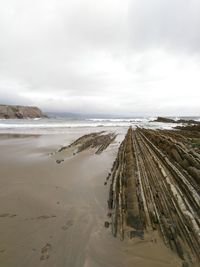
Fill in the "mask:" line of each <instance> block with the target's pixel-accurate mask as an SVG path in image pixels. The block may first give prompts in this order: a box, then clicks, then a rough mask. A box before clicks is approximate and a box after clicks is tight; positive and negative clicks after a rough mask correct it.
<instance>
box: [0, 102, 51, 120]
mask: <svg viewBox="0 0 200 267" xmlns="http://www.w3.org/2000/svg"><path fill="white" fill-rule="evenodd" d="M27 118H47V115H45V114H44V113H43V112H42V111H41V110H40V109H39V108H38V107H33V106H18V105H1V104H0V119H27Z"/></svg>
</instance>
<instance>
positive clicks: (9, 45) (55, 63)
mask: <svg viewBox="0 0 200 267" xmlns="http://www.w3.org/2000/svg"><path fill="white" fill-rule="evenodd" d="M199 8H200V2H199V1H198V0H191V1H189V2H188V1H186V0H165V1H160V0H151V1H147V0H146V1H145V0H132V1H131V0H130V1H128V0H125V1H123V2H122V1H121V0H110V1H106V0H102V1H91V0H85V1H82V0H73V1H56V0H35V1H31V0H7V1H4V3H3V2H2V3H1V4H0V39H1V42H0V97H1V98H0V101H1V102H5V101H8V102H10V103H14V102H20V103H22V102H24V101H27V102H30V103H34V104H35V105H40V106H41V107H42V108H45V109H52V106H53V107H54V108H55V109H61V110H62V109H63V110H66V107H67V109H68V110H67V111H71V110H73V111H82V110H84V107H85V106H87V109H88V110H87V111H88V112H89V111H91V112H95V111H96V110H98V111H99V112H102V111H109V112H112V111H113V112H116V113H117V112H118V111H119V112H124V113H126V112H135V113H145V112H146V113H148V112H151V113H153V112H158V113H159V112H160V113H162V112H164V113H167V112H168V110H169V109H170V101H172V100H173V91H174V90H177V91H178V92H179V93H180V94H182V95H183V96H184V95H187V92H188V89H187V88H186V85H185V84H188V86H189V80H190V77H191V79H192V80H193V81H195V82H192V81H191V86H192V88H190V93H191V95H192V94H193V95H195V97H192V96H191V102H195V99H196V97H198V96H199V93H198V92H199V91H198V86H199V85H200V80H199V78H198V70H200V58H199V52H200V50H199V49H200V40H199V39H200V32H199V31H200V30H199V25H200V17H199V14H198V11H199ZM183 67H185V68H186V69H185V70H182V68H183ZM187 68H188V72H187ZM171 69H173V71H172V70H171ZM191 69H194V73H190V74H188V73H189V70H191ZM174 73H177V75H176V77H174ZM182 73H183V74H182ZM181 75H182V77H181ZM189 75H190V77H189ZM187 76H188V77H187ZM185 80H186V82H184V81H185ZM2 81H6V84H7V86H6V88H7V89H6V92H7V95H10V97H7V96H6V97H4V98H3V95H4V90H5V87H2V86H1V85H2V84H3V83H2ZM166 84H167V85H168V86H169V88H167V89H166ZM173 84H174V88H173ZM183 86H185V87H184V88H183ZM166 90H168V93H169V97H167V96H166V94H165V91H166ZM159 93H160V94H164V95H165V98H159V101H160V102H159V103H158V101H157V98H158V95H159ZM199 97H200V96H199ZM180 101H181V99H180ZM182 101H183V100H182ZM53 102H54V105H52V103H53ZM166 103H169V105H166ZM16 104H17V103H16ZM195 105H196V104H195ZM184 106H185V110H188V112H189V111H190V112H192V110H193V112H194V113H195V114H197V113H198V112H199V111H198V108H196V106H195V107H194V108H193V109H192V108H191V107H190V105H189V104H187V103H185V102H184ZM159 107H160V108H159ZM173 110H174V111H173V112H179V110H181V111H182V112H183V110H184V108H183V107H182V106H181V105H177V108H176V107H174V106H173Z"/></svg>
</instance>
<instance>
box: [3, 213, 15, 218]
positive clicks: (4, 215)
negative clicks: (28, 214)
mask: <svg viewBox="0 0 200 267" xmlns="http://www.w3.org/2000/svg"><path fill="white" fill-rule="evenodd" d="M16 216H17V214H10V213H3V214H0V217H1V218H6V217H7V218H13V217H16Z"/></svg>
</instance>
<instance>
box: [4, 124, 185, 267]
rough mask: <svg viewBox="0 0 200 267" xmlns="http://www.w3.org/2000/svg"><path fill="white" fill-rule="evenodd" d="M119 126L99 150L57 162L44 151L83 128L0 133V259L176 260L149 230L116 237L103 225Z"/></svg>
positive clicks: (94, 266)
mask: <svg viewBox="0 0 200 267" xmlns="http://www.w3.org/2000/svg"><path fill="white" fill-rule="evenodd" d="M101 130H102V129H101ZM126 130H127V129H126V128H123V129H122V128H121V130H120V131H119V132H118V136H117V138H116V139H115V141H114V142H113V143H112V144H110V146H109V147H108V148H107V149H106V150H104V151H103V152H102V153H101V154H98V155H97V154H95V153H94V149H87V150H85V151H82V152H81V153H78V154H77V155H75V156H71V157H68V158H66V159H65V161H64V162H62V163H61V164H57V163H56V161H55V158H54V157H53V156H52V153H54V152H55V151H58V149H60V148H61V147H62V146H63V145H68V144H70V143H71V142H72V141H74V140H75V139H77V138H78V137H80V136H81V135H84V134H87V133H88V129H87V130H86V129H85V128H82V129H80V130H79V131H77V130H74V132H73V131H72V130H71V131H69V133H68V134H67V133H65V134H59V135H58V134H54V135H53V134H52V135H45V134H43V135H16V134H15V135H13V134H2V135H1V136H0V170H1V174H0V191H1V192H0V266H4V267H17V266H20V267H23V266H30V267H32V266H48V267H49V266H52V267H55V266H67V267H68V266H69V267H102V266H103V267H109V266H116V267H121V266H127V267H129V266H136V267H147V266H148V267H149V266H158V267H167V266H170V267H178V266H181V262H180V260H179V258H178V257H177V256H176V255H175V254H174V253H173V252H172V251H171V250H169V249H168V248H167V247H166V246H165V245H164V243H163V242H162V239H161V237H160V236H159V235H158V234H157V233H154V234H147V235H145V236H144V238H140V237H136V238H134V239H131V240H128V239H127V240H124V241H121V240H120V239H118V238H115V237H113V235H112V233H111V231H110V229H107V228H105V227H104V223H105V221H106V220H107V212H108V207H107V200H108V193H109V187H108V186H105V185H104V182H105V179H106V176H107V175H108V173H109V172H110V169H111V167H112V164H113V161H114V160H115V158H116V156H117V152H118V148H119V145H120V143H121V141H122V140H123V138H124V136H125V133H126ZM89 131H90V132H91V131H92V130H91V129H90V130H89Z"/></svg>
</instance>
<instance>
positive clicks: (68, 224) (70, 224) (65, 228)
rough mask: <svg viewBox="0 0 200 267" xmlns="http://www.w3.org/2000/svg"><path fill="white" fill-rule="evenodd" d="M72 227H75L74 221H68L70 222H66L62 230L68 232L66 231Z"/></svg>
mask: <svg viewBox="0 0 200 267" xmlns="http://www.w3.org/2000/svg"><path fill="white" fill-rule="evenodd" d="M72 225H73V221H72V220H68V221H67V222H66V224H65V225H63V226H62V227H61V229H62V230H64V231H66V230H67V229H69V227H71V226H72Z"/></svg>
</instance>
